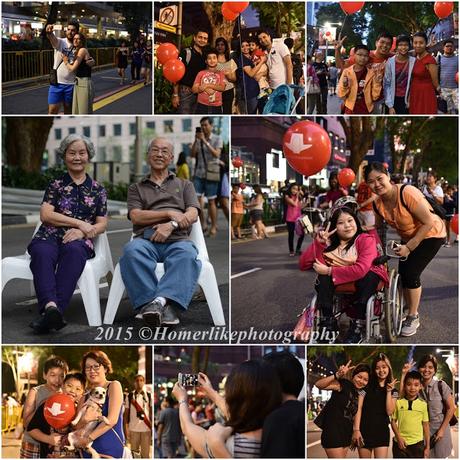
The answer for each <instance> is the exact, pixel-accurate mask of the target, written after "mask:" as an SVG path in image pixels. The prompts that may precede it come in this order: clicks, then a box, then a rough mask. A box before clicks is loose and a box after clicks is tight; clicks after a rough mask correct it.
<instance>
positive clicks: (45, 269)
mask: <svg viewBox="0 0 460 460" xmlns="http://www.w3.org/2000/svg"><path fill="white" fill-rule="evenodd" d="M58 154H59V155H60V156H61V158H62V159H63V161H64V164H65V165H66V167H67V173H66V174H64V175H63V176H62V177H61V178H60V179H57V180H53V181H51V182H50V184H49V185H48V187H47V189H46V191H45V195H44V197H43V202H42V205H41V208H40V219H41V221H42V225H41V226H40V228H39V229H38V231H37V232H36V233H35V235H34V236H33V239H32V242H31V243H30V244H29V247H28V248H27V250H28V252H29V254H30V257H31V262H30V269H31V271H32V273H33V277H34V285H35V291H36V294H37V299H38V306H39V309H40V317H39V318H38V319H36V320H35V321H33V322H32V323H31V324H30V327H31V328H32V329H33V330H34V331H35V332H36V333H38V334H44V333H48V332H50V330H52V329H55V330H59V329H61V328H63V327H64V326H65V325H66V323H65V321H64V318H63V313H64V311H65V309H66V308H67V306H68V305H69V302H70V299H71V298H72V294H73V292H74V290H75V287H76V285H77V281H78V279H79V278H80V275H81V273H82V272H83V269H84V268H85V264H86V261H87V260H88V259H91V258H93V257H94V255H95V254H94V245H93V241H92V240H93V238H94V237H96V236H97V235H98V234H100V233H103V232H104V231H105V229H106V227H107V192H106V190H105V189H104V187H103V186H102V185H100V184H99V183H97V182H96V181H94V180H93V179H91V177H89V176H88V174H86V172H85V168H86V166H87V165H88V163H89V161H90V159H91V158H93V157H94V155H95V150H94V145H93V143H92V142H91V141H90V140H89V139H88V138H86V137H84V136H80V135H78V134H70V135H69V136H67V137H66V138H65V139H63V141H62V142H61V145H60V146H59V149H58Z"/></svg>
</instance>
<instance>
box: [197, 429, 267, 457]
mask: <svg viewBox="0 0 460 460" xmlns="http://www.w3.org/2000/svg"><path fill="white" fill-rule="evenodd" d="M225 447H226V448H227V450H228V451H229V453H230V455H231V456H232V458H260V453H261V448H262V441H260V440H257V439H253V438H248V437H246V436H244V434H241V433H234V434H232V435H231V436H230V437H229V438H228V439H227V442H226V443H225ZM205 448H206V454H207V455H208V457H209V458H215V457H214V455H213V453H212V452H211V449H210V448H209V446H208V444H207V443H206V445H205Z"/></svg>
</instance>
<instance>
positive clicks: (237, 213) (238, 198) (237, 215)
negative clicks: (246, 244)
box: [232, 184, 244, 240]
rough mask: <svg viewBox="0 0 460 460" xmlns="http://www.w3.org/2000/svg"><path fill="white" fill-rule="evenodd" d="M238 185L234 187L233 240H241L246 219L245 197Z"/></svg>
mask: <svg viewBox="0 0 460 460" xmlns="http://www.w3.org/2000/svg"><path fill="white" fill-rule="evenodd" d="M239 191H240V186H239V185H238V184H233V185H232V240H236V239H238V238H241V224H242V223H243V217H244V206H243V202H244V197H243V195H242V194H241V193H239Z"/></svg>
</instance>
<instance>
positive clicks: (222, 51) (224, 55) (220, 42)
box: [216, 37, 238, 115]
mask: <svg viewBox="0 0 460 460" xmlns="http://www.w3.org/2000/svg"><path fill="white" fill-rule="evenodd" d="M216 50H217V52H218V55H217V67H216V70H220V71H221V72H223V73H224V75H225V91H224V92H223V93H222V108H223V113H224V114H226V115H231V114H232V107H233V99H234V98H235V85H234V84H233V82H235V81H236V73H235V71H236V69H237V68H238V66H237V65H236V62H235V61H234V60H233V59H231V58H230V47H229V46H228V42H227V40H225V38H223V37H219V38H216Z"/></svg>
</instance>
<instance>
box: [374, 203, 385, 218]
mask: <svg viewBox="0 0 460 460" xmlns="http://www.w3.org/2000/svg"><path fill="white" fill-rule="evenodd" d="M372 207H373V208H374V212H375V214H377V215H378V216H379V217H380V218H381V219H383V216H382V214H380V212H379V210H378V209H377V206H376V205H375V201H373V202H372Z"/></svg>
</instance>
